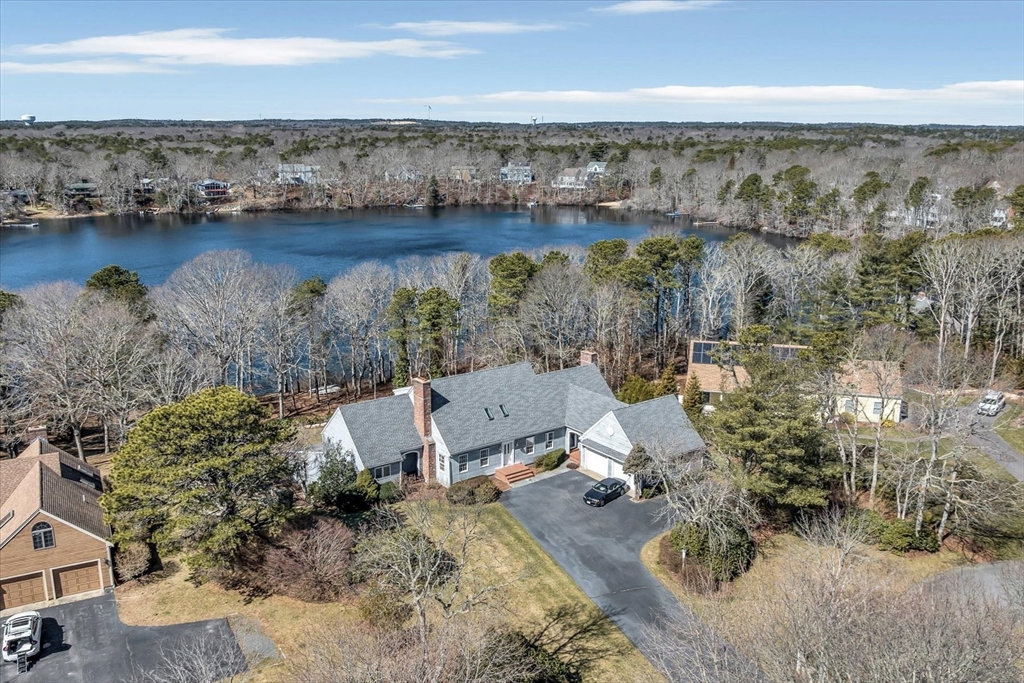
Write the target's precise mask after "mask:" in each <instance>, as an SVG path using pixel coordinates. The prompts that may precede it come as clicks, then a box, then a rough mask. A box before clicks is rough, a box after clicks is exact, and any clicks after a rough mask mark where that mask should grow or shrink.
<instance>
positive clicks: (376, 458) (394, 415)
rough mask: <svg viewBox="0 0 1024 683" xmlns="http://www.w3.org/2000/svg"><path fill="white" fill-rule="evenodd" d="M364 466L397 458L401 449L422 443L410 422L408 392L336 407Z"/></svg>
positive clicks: (371, 465) (411, 420)
mask: <svg viewBox="0 0 1024 683" xmlns="http://www.w3.org/2000/svg"><path fill="white" fill-rule="evenodd" d="M337 414H338V415H340V416H341V417H342V418H343V419H344V421H345V426H346V427H347V428H348V431H349V434H350V435H351V437H352V442H353V443H354V444H355V447H356V450H357V451H358V452H359V460H360V461H361V462H362V463H363V466H364V467H378V466H380V465H386V464H388V463H391V462H396V461H397V460H398V459H399V458H400V456H401V454H402V453H403V452H408V451H412V450H416V449H417V448H420V447H422V446H423V441H422V439H421V438H420V434H419V432H418V431H416V427H415V425H414V424H413V415H412V398H411V397H410V396H409V395H408V394H397V395H395V396H385V397H383V398H378V399H374V400H372V401H362V402H361V403H352V404H349V405H347V406H342V407H341V408H338V412H337Z"/></svg>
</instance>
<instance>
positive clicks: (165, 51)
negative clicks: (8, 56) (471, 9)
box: [9, 28, 476, 73]
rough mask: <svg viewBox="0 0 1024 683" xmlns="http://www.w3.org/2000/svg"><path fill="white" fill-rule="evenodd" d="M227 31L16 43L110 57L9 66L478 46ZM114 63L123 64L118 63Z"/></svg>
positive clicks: (332, 55)
mask: <svg viewBox="0 0 1024 683" xmlns="http://www.w3.org/2000/svg"><path fill="white" fill-rule="evenodd" d="M227 32H228V31H227V29H221V28H189V29H176V30H172V31H150V32H145V33H134V34H126V35H116V36H96V37H93V38H82V39H79V40H69V41H67V42H64V43H44V44H40V45H28V46H21V47H16V48H12V50H11V52H13V53H16V54H20V55H26V56H33V57H53V56H65V55H74V56H95V57H103V58H106V59H102V60H79V61H72V62H51V63H41V62H37V63H26V62H11V63H9V68H11V69H12V70H11V71H10V73H44V72H50V73H53V72H58V71H63V72H66V73H128V72H131V71H148V72H153V71H158V70H160V69H161V67H166V66H183V65H210V64H215V65H221V66H295V65H302V64H317V63H324V62H334V61H337V60H340V59H356V58H364V57H375V56H381V55H389V56H395V57H413V58H439V59H444V58H450V57H458V56H460V55H465V54H472V53H475V52H476V50H471V49H468V48H465V47H462V46H459V45H455V44H453V43H449V42H443V41H429V40H417V39H412V38H397V39H393V40H376V41H351V40H336V39H333V38H308V37H290V38H232V37H229V36H227V35H225V34H226V33H227ZM112 56H130V57H135V58H137V59H138V62H134V63H133V64H134V66H135V68H130V67H129V64H132V63H127V62H120V63H118V62H112V61H109V58H110V57H112ZM114 64H121V66H120V67H114V66H112V65H114ZM90 65H91V66H90ZM104 65H106V67H104ZM90 68H91V69H92V70H89V69H90ZM104 68H107V69H108V70H104ZM117 69H120V70H117Z"/></svg>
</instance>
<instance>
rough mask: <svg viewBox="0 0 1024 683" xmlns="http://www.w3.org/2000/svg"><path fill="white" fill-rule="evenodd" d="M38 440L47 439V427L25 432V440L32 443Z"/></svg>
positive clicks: (33, 428)
mask: <svg viewBox="0 0 1024 683" xmlns="http://www.w3.org/2000/svg"><path fill="white" fill-rule="evenodd" d="M36 439H44V440H45V439H46V425H42V426H40V427H29V428H28V430H27V431H26V432H25V440H26V441H28V442H29V443H32V442H33V441H35V440H36Z"/></svg>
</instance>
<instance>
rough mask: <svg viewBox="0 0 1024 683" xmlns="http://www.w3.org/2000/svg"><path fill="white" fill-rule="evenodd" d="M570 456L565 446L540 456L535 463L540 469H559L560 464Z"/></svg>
mask: <svg viewBox="0 0 1024 683" xmlns="http://www.w3.org/2000/svg"><path fill="white" fill-rule="evenodd" d="M568 457H569V456H567V455H566V454H565V449H564V448H556V449H555V450H553V451H551V452H550V453H548V454H547V455H545V456H544V457H542V458H538V459H537V462H536V463H534V464H535V466H537V469H539V470H545V471H546V470H554V469H558V466H559V465H561V464H562V463H563V462H565V459H566V458H568Z"/></svg>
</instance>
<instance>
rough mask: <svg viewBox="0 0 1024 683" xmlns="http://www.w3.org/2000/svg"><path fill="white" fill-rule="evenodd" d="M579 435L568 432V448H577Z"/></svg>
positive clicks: (572, 449) (571, 449)
mask: <svg viewBox="0 0 1024 683" xmlns="http://www.w3.org/2000/svg"><path fill="white" fill-rule="evenodd" d="M579 445H580V435H579V434H577V433H576V432H569V450H570V451H574V450H576V449H577V448H579Z"/></svg>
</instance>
